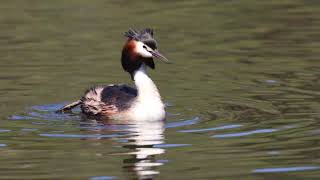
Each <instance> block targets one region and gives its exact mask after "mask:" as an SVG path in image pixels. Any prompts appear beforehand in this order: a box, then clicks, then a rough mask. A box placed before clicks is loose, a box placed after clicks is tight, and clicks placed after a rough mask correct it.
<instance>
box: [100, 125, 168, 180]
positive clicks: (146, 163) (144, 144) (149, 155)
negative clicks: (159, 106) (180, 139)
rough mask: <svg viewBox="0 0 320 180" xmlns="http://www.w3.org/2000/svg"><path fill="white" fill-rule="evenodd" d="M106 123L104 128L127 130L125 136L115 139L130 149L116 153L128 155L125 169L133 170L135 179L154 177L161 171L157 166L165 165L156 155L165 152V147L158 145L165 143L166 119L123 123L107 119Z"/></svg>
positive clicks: (130, 171)
mask: <svg viewBox="0 0 320 180" xmlns="http://www.w3.org/2000/svg"><path fill="white" fill-rule="evenodd" d="M104 124H105V125H104V127H105V128H103V129H104V130H107V129H108V130H107V131H109V130H111V131H117V133H121V132H125V135H124V136H119V137H117V138H115V139H114V138H113V139H114V140H116V141H118V142H120V143H121V144H123V145H122V147H124V148H126V149H128V150H129V151H128V152H126V153H119V154H115V155H121V156H123V157H126V159H124V160H123V163H124V165H123V169H124V170H125V171H126V172H129V173H130V174H131V173H132V172H133V173H134V176H135V177H134V178H133V179H153V178H154V177H155V176H156V175H157V174H159V173H160V172H159V171H157V167H159V166H161V165H163V162H161V161H157V158H156V155H159V154H163V153H164V152H165V150H164V149H162V148H159V147H157V145H160V144H163V143H164V130H165V126H164V124H165V123H164V121H152V122H146V121H141V122H132V121H131V122H129V123H121V124H119V122H116V123H114V122H110V121H107V122H104ZM100 130H101V129H100ZM121 134H122V133H121ZM128 155H129V156H130V157H129V158H127V157H128ZM131 176H132V174H131Z"/></svg>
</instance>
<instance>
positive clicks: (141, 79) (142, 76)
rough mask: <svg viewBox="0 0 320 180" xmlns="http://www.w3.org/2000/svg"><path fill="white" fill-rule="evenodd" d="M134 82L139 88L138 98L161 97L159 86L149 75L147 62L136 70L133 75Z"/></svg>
mask: <svg viewBox="0 0 320 180" xmlns="http://www.w3.org/2000/svg"><path fill="white" fill-rule="evenodd" d="M133 79H134V83H135V85H136V87H137V90H138V98H139V99H141V98H143V99H146V98H148V99H149V98H159V99H161V97H160V94H159V91H158V89H157V86H156V85H155V84H154V83H153V81H152V80H151V79H150V78H149V76H148V75H147V70H146V66H145V64H142V65H141V66H140V68H139V69H138V70H136V71H135V72H134V75H133Z"/></svg>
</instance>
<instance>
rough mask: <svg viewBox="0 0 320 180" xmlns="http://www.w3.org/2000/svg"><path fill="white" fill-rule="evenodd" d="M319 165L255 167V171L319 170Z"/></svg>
mask: <svg viewBox="0 0 320 180" xmlns="http://www.w3.org/2000/svg"><path fill="white" fill-rule="evenodd" d="M318 169H320V167H319V166H298V167H280V168H261V169H255V170H253V171H252V172H253V173H281V172H295V171H310V170H318Z"/></svg>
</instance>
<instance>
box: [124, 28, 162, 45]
mask: <svg viewBox="0 0 320 180" xmlns="http://www.w3.org/2000/svg"><path fill="white" fill-rule="evenodd" d="M124 36H126V37H128V38H129V39H134V40H136V41H141V42H143V43H145V44H146V45H148V46H149V47H151V48H152V49H157V41H156V40H155V39H154V38H153V29H151V28H146V29H143V30H141V31H136V30H134V29H131V28H130V29H129V30H128V31H127V32H125V33H124Z"/></svg>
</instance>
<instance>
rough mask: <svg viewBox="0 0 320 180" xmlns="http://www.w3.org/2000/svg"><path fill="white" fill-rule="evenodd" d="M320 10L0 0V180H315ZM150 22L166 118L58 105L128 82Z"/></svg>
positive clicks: (258, 4)
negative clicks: (127, 47)
mask: <svg viewBox="0 0 320 180" xmlns="http://www.w3.org/2000/svg"><path fill="white" fill-rule="evenodd" d="M319 14H320V2H318V1H302V0H290V1H287V0H284V1H276V0H271V1H253V0H244V1H205V0H203V1H202V0H199V1H193V0H190V1H158V0H152V1H139V0H138V1H123V0H120V1H113V0H108V1H96V0H93V1H84V0H77V1H76V0H71V1H43V0H41V1H40V0H34V1H17V0H10V1H1V5H0V112H1V114H0V122H1V125H0V155H1V160H0V179H89V180H109V179H244V180H251V179H255V180H260V179H261V180H262V179H281V180H283V179H288V180H289V179H290V180H298V179H301V180H302V179H319V178H320V153H319V152H320V151H319V147H320V146H319V143H320V125H319V121H320V71H319V69H320V62H319V57H320V50H319V49H320V41H319V40H320V19H319V18H320V16H319ZM130 27H133V28H137V29H140V28H144V27H152V28H153V29H154V30H155V37H156V39H157V40H158V43H159V46H160V47H159V48H160V50H161V51H162V52H163V54H164V55H165V56H166V57H167V58H168V59H169V60H171V61H172V62H173V64H164V63H161V62H157V63H156V70H155V71H152V70H150V71H149V74H150V76H151V78H152V79H153V80H154V81H155V83H156V84H157V86H158V88H159V89H160V93H161V96H162V97H163V99H164V101H165V102H166V104H167V111H168V117H167V121H166V122H132V123H117V122H116V123H111V122H110V123H102V122H99V121H95V120H84V119H83V118H82V117H81V115H80V110H79V109H77V110H75V111H74V112H73V113H71V114H56V113H55V110H57V109H58V108H60V107H61V106H63V105H64V104H66V103H68V102H72V101H73V100H76V99H78V98H79V97H80V96H81V95H82V94H83V92H84V90H85V89H87V88H88V87H91V86H93V85H104V84H109V83H112V84H115V83H128V84H131V85H132V82H131V80H130V77H129V75H128V74H127V73H125V72H124V71H123V70H122V68H121V65H120V55H121V48H122V46H123V43H124V41H125V38H124V37H123V33H124V32H125V31H126V30H127V29H128V28H130Z"/></svg>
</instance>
